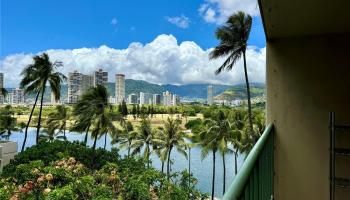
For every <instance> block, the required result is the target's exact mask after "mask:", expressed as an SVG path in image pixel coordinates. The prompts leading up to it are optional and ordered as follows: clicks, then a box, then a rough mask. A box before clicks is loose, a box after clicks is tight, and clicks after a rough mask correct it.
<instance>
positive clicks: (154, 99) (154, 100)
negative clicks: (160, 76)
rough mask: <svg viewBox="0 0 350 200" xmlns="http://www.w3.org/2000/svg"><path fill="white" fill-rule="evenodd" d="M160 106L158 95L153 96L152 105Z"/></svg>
mask: <svg viewBox="0 0 350 200" xmlns="http://www.w3.org/2000/svg"><path fill="white" fill-rule="evenodd" d="M159 104H160V94H153V105H159Z"/></svg>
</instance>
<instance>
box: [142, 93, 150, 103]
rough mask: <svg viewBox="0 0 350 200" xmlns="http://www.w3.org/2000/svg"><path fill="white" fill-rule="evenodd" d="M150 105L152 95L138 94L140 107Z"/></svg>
mask: <svg viewBox="0 0 350 200" xmlns="http://www.w3.org/2000/svg"><path fill="white" fill-rule="evenodd" d="M143 104H152V94H150V93H144V92H140V105H143Z"/></svg>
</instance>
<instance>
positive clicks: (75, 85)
mask: <svg viewBox="0 0 350 200" xmlns="http://www.w3.org/2000/svg"><path fill="white" fill-rule="evenodd" d="M93 84H94V77H93V76H90V75H84V74H82V73H79V72H77V71H74V72H70V73H68V99H67V101H68V103H76V102H77V101H78V100H79V98H80V97H81V95H83V94H84V92H86V90H88V89H89V88H90V87H92V86H93Z"/></svg>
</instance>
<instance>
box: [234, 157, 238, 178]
mask: <svg viewBox="0 0 350 200" xmlns="http://www.w3.org/2000/svg"><path fill="white" fill-rule="evenodd" d="M237 156H238V153H237V151H235V175H236V174H237Z"/></svg>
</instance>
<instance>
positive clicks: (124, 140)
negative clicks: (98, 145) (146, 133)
mask: <svg viewBox="0 0 350 200" xmlns="http://www.w3.org/2000/svg"><path fill="white" fill-rule="evenodd" d="M121 124H122V125H123V127H124V129H123V131H122V132H121V134H120V136H116V137H115V136H113V137H112V142H111V143H112V144H117V143H119V144H120V147H121V148H125V149H127V151H128V157H130V153H131V145H132V141H134V140H135V139H136V136H137V131H134V127H133V125H132V123H131V122H126V123H121Z"/></svg>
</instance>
